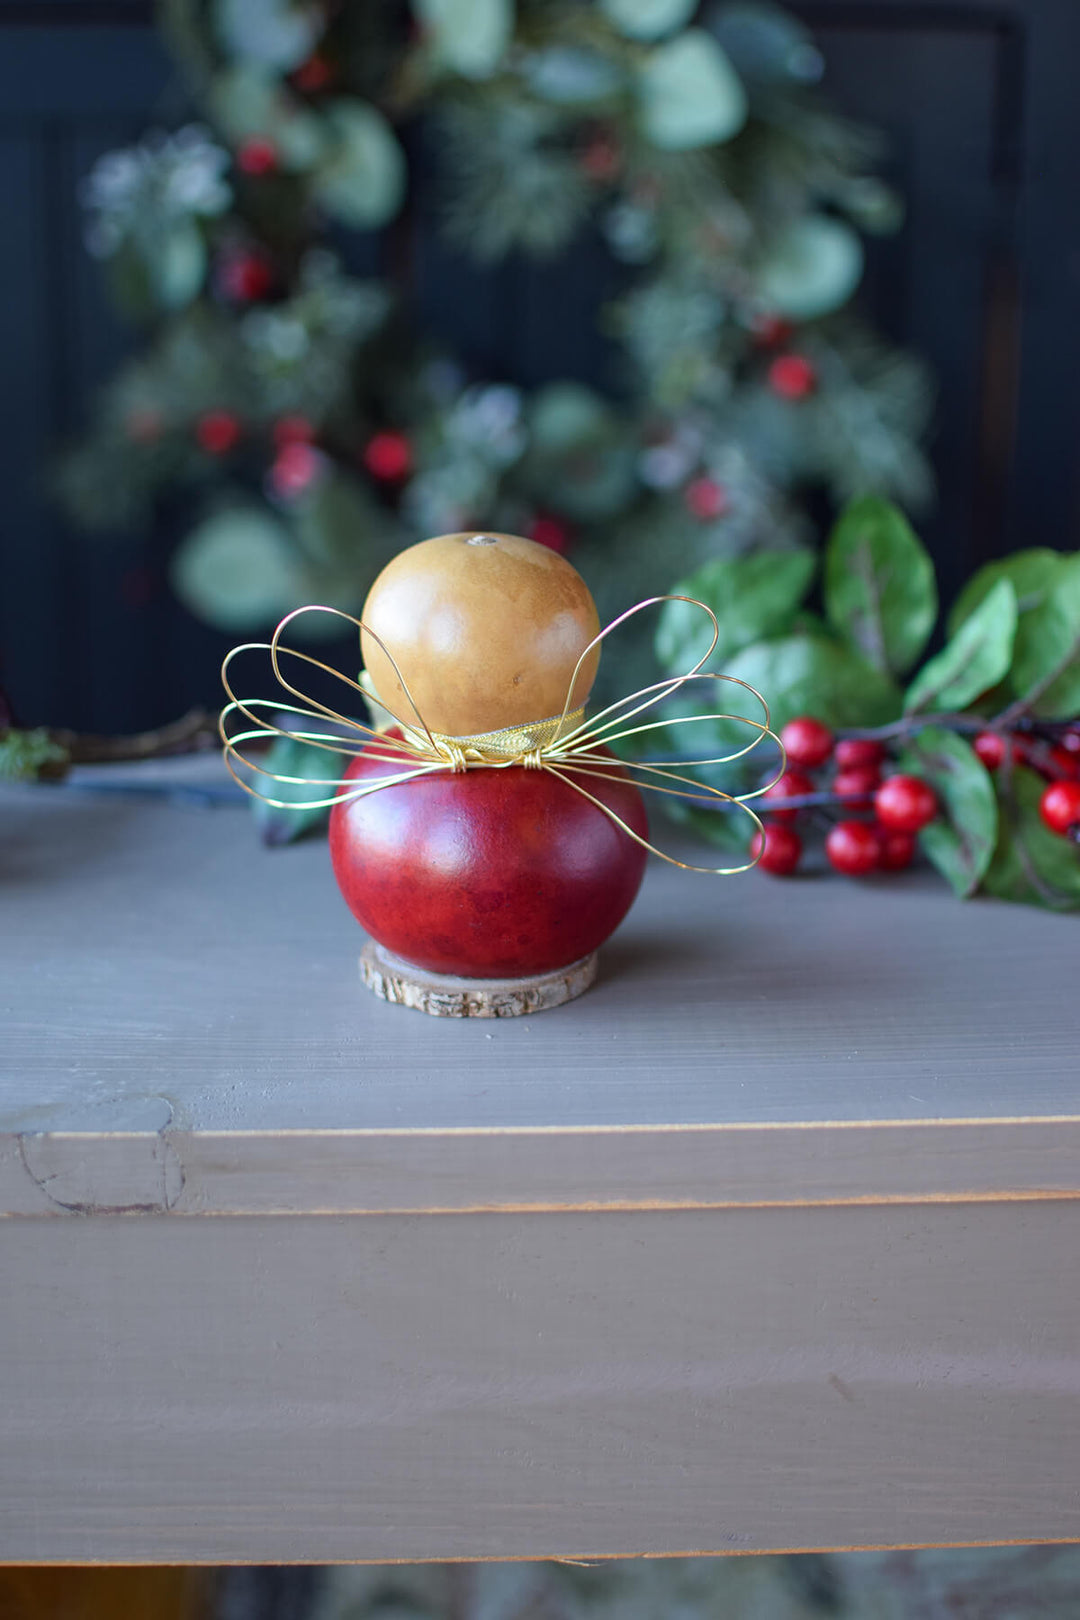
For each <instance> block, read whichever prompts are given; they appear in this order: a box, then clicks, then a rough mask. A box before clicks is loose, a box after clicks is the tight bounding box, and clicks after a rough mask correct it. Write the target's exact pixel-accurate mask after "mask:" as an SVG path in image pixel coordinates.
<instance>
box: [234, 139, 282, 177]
mask: <svg viewBox="0 0 1080 1620" xmlns="http://www.w3.org/2000/svg"><path fill="white" fill-rule="evenodd" d="M236 166H237V168H238V169H241V170H242V171H243V173H244V174H252V175H261V174H273V172H274V170H275V169H276V168H277V166H278V149H277V147H276V146H275V145H274V143H273V141H268V140H267V139H266V137H265V136H264V135H249V136H248V138H247V140H246V141H241V143H240V145H239V146H238V147H237V149H236Z"/></svg>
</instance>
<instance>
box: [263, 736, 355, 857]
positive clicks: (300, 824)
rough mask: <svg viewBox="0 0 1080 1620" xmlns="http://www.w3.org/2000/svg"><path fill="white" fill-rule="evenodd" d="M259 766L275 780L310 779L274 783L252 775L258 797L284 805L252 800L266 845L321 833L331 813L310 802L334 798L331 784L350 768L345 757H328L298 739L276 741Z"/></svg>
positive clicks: (328, 755)
mask: <svg viewBox="0 0 1080 1620" xmlns="http://www.w3.org/2000/svg"><path fill="white" fill-rule="evenodd" d="M259 764H260V766H261V768H262V770H263V771H271V772H273V773H274V775H275V776H277V775H281V776H292V777H301V778H304V777H306V778H308V780H306V781H298V782H275V781H271V779H270V777H268V776H262V775H254V774H253V777H252V786H254V787H255V788H257V790H258V792H259V793H262V794H266V795H267V797H268V798H274V799H280V800H282V801H284V803H283V804H267V803H266V800H265V799H257V798H253V799H252V801H251V803H252V809H253V813H254V816H255V824H256V826H257V827H258V829H259V835H260V837H261V838H262V841H263V843H264V844H269V845H273V846H276V845H279V844H292V843H295V842H296V840H297V839H298V838H303V837H304V836H305V835H307V834H311V833H315V832H320V831H321V830H322V828H323V827H324V826H325V825H326V822H327V820H328V818H329V815H330V811H329V808H328V807H326V806H318V807H313V806H312V805H311V802H310V801H311V800H313V799H327V798H330V797H331V796H332V794H333V792H334V788H333V786H332V782H333V780H335V779H337V778H339V777H340V776H341V775H342V773H343V772H344V770H345V767H346V765H347V764H348V759H347V758H346V757H345V755H343V754H336V753H328V752H327V750H326V749H325V748H318V747H316V746H315V745H314V744H312V743H306V742H304V741H303V740H302V739H301V738H299V737H276V738H275V739H274V741H273V742H272V743H271V745H270V747H269V749H268V750H267V752H266V754H265V755H264V757H263V758H262V759H261V760H260V761H259Z"/></svg>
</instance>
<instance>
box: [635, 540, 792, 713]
mask: <svg viewBox="0 0 1080 1620" xmlns="http://www.w3.org/2000/svg"><path fill="white" fill-rule="evenodd" d="M813 576H814V557H813V554H812V553H811V552H809V551H757V552H753V553H752V554H751V555H750V556H747V557H717V558H714V559H713V560H712V561H711V562H707V563H706V564H705V565H704V567H702V568H699V569H698V570H697V572H696V573H694V574H691V575H690V577H689V578H688V579H683V580H680V581H679V583H678V584H677V585H673V586H672V588H671V589H672V595H675V596H691V597H693V598H694V599H695V600H696V601H699V602H704V603H705V605H706V607H710V608H712V610H713V612H714V613H715V614H716V617H717V621H718V623H719V627H720V638H719V640H718V641H717V644H716V651H715V652H714V654H713V656H712V658H711V659H710V660H709V663H708V665H707V666H706V667H707V668H709V669H718V668H720V667H721V666H722V665H724V664H726V663H727V662H728V660H729V659H731V658H733V657H734V656H735V654H736V653H738V652H741V651H742V649H743V648H744V647H748V646H749V645H750V644H751V642H754V641H762V640H764V639H765V638H767V637H769V636H777V635H780V634H782V633H783V632H784V631H786V630H787V629H789V628H790V625H791V620H792V618H793V616H794V614H795V611H796V609H797V608H798V606H799V604H800V603H801V601H802V599H803V597H804V596H805V595H806V592H807V590H808V589H809V587H810V581H811V579H812V578H813ZM711 640H712V625H711V624H710V623H709V620H708V618H707V617H706V615H705V614H704V613H702V611H701V609H700V608H695V607H691V605H690V603H689V602H665V604H664V606H663V608H662V609H661V611H660V621H659V625H658V627H657V631H656V656H657V658H658V659H659V660H660V663H661V664H662V665H663V667H664V668H665V669H668V670H671V671H672V672H673V673H679V672H682V671H685V670H688V669H692V668H693V666H694V665H695V664H696V663H697V661H698V659H699V658H701V657H703V656H704V654H705V652H706V650H707V648H708V645H709V642H710V641H711ZM695 684H698V685H702V686H703V683H695ZM690 690H691V691H693V687H691V688H690Z"/></svg>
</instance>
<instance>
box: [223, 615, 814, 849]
mask: <svg viewBox="0 0 1080 1620" xmlns="http://www.w3.org/2000/svg"><path fill="white" fill-rule="evenodd" d="M663 602H688V603H689V604H690V605H691V606H692V607H697V608H700V609H701V611H702V612H703V613H705V614H707V615H708V617H709V619H710V620H711V621H712V627H713V635H712V641H711V643H710V645H709V647H708V648H707V650H706V651H705V653H704V654H703V655H702V657H701V658H699V659H698V661H697V663H696V664H695V665H694V666H693V668H692V669H690V670H688V671H687V672H686V674H684V675H673V676H671V677H669V678H668V679H667V680H663V681H657V682H655V683H654V684H653V685H652V686H646V687H642V688H641V690H640V691H637V692H631V693H630V695H629V696H628V697H625V698H621V699H620V700H619V701H618V702H617V703H613V704H610V705H609V707H608V708H606V709H603V710H602V711H601V712H600V713H599V714H598V715H594V716H593V718H592V719H591V720H586V718H585V711H584V709H573V710H571V708H570V694H571V693H572V692H573V691H574V686H575V683H576V681H577V678H578V673H579V671H580V669H581V665H582V664H583V663H584V661H585V659H586V658H588V656H589V655H590V653H591V652H592V651H593V650H594V648H596V647H597V646H599V645H600V644H601V643H602V642H603V641H604V640H605V638H606V637H607V636H609V635H610V634H611V632H612V631H613V630H616V629H618V627H619V625H621V624H624V623H625V622H626V620H627V619H629V618H632V617H633V616H634V614H636V613H641V612H643V611H644V610H645V609H646V608H650V607H655V606H658V605H660V604H661V603H663ZM302 613H329V614H332V615H334V617H336V618H339V619H344V620H346V621H347V622H348V623H349V624H352V625H354V626H355V627H356V628H357V629H358V630H360V631H362V632H365V633H366V634H367V635H369V636H370V637H371V638H372V639H373V640H374V641H375V643H376V645H377V646H379V647H380V648H381V650H382V651H383V653H384V654H385V655H386V657H387V659H388V660H389V662H390V665H391V668H392V669H393V671H394V674H395V675H396V676H397V678H398V680H399V681H400V683H401V687H402V691H403V692H404V694H405V698H406V700H407V702H408V704H409V707H410V708H411V709H412V711H413V714H414V715H415V717H416V724H415V725H405V724H403V723H402V722H401V721H400V720H398V719H397V718H396V717H395V716H393V715H390V711H389V710H387V709H386V705H385V704H384V703H383V702H382V700H381V698H379V696H378V694H377V693H376V692H375V691H374V688H373V687H372V686H371V683H370V682H366V681H364V680H363V679H361V680H360V681H354V680H352V679H351V678H350V677H349V676H348V675H343V674H342V673H341V671H340V670H337V669H334V668H333V666H332V665H330V664H325V663H323V662H322V660H321V659H319V658H315V657H313V656H312V654H311V653H306V652H300V651H299V650H298V649H297V648H295V647H286V646H283V645H282V641H281V637H282V634H283V632H284V631H285V629H286V628H287V626H288V625H289V624H291V623H292V621H293V620H294V619H295V618H297V617H299V615H300V614H302ZM718 638H719V625H718V624H717V620H716V615H715V614H714V613H713V611H712V609H711V608H710V607H708V606H707V605H706V604H705V603H704V602H698V601H695V600H694V598H693V597H689V596H650V597H648V598H647V599H646V600H645V601H644V602H638V603H637V604H636V605H635V606H634V607H632V608H629V609H627V611H626V612H625V613H621V614H620V615H619V617H618V618H617V619H613V620H612V622H611V623H610V624H609V625H607V626H605V628H604V629H603V630H601V631H600V633H599V635H597V636H595V637H594V638H593V640H592V641H591V642H590V643H589V645H588V647H586V649H585V651H584V652H583V653H582V655H581V658H580V659H579V660H578V663H577V665H576V666H575V668H574V672H573V674H572V676H571V677H570V685H569V690H568V692H567V698H566V706H565V707H564V709H563V712H562V713H561V714H559V715H552V716H550V717H549V718H548V719H546V720H538V721H536V722H535V723H534V724H530V725H524V726H507V727H505V728H504V729H502V730H499V731H491V732H484V733H481V734H480V735H477V736H472V737H449V736H445V735H444V734H442V733H440V732H433V731H431V730H430V728H429V727H428V725H427V724H426V722H425V720H424V718H423V716H422V715H421V713H420V711H419V709H418V708H417V707H416V703H415V702H414V700H413V697H412V694H411V693H410V692H409V689H408V686H407V684H406V682H405V680H404V677H403V676H402V674H401V671H400V670H399V669H398V666H397V664H396V663H395V661H394V658H393V655H392V654H391V652H390V650H389V649H388V648H387V647H386V646H385V645H384V643H383V642H382V641H381V640H380V638H379V637H378V636H377V635H376V634H375V633H374V631H372V630H370V629H369V628H368V627H367V626H366V625H364V624H363V623H362V622H361V621H360V620H359V619H357V618H354V617H353V615H352V614H351V613H344V612H342V611H341V609H340V608H328V607H306V608H297V609H296V610H295V611H294V612H293V613H290V614H287V615H286V617H285V618H284V619H282V621H281V623H280V624H279V625H278V627H277V629H276V630H275V631H274V634H273V636H272V638H271V639H270V641H269V642H245V643H244V644H243V646H240V647H234V648H233V650H232V652H230V653H229V654H228V656H227V657H226V659H225V661H224V663H223V664H222V667H221V679H222V684H223V685H224V687H225V691H226V693H227V694H228V698H229V701H228V703H226V705H225V707H224V708H223V709H222V711H221V720H220V723H219V730H220V733H221V740H222V743H223V744H224V751H225V764H226V766H227V768H228V770H229V772H230V774H231V775H232V777H233V779H234V780H235V781H236V782H237V783H239V785H240V786H241V787H242V788H243V789H244V791H245V792H246V793H250V794H251V795H252V796H253V797H255V798H257V799H262V800H263V801H264V802H265V803H267V804H271V805H274V806H276V807H278V808H280V809H301V808H304V809H320V808H323V807H329V806H332V805H335V804H340V803H344V802H347V801H349V800H351V799H359V798H366V797H367V796H368V795H369V794H371V793H377V792H378V791H380V789H382V788H387V787H394V786H400V785H402V784H404V783H406V782H413V781H417V780H419V779H420V778H421V777H424V776H428V775H431V774H432V773H434V772H438V771H446V770H450V771H469V770H485V769H486V770H500V769H501V770H505V769H506V768H507V767H513V766H524V767H526V768H530V769H535V770H546V771H550V772H551V774H552V775H553V776H556V777H558V779H559V780H560V781H561V782H564V783H566V785H567V786H568V787H570V788H572V789H573V790H574V792H575V793H579V794H580V795H581V796H582V797H583V798H585V799H588V800H589V801H590V802H591V803H592V804H594V805H595V806H596V807H597V809H599V810H601V811H603V813H604V815H606V816H607V817H608V819H609V820H611V821H613V822H614V823H615V825H616V826H618V827H621V828H622V830H623V832H625V833H626V835H627V837H629V838H632V839H633V840H634V842H635V843H636V844H640V845H641V846H642V847H643V848H644V849H646V850H648V851H649V853H650V854H652V855H657V856H659V858H660V859H661V860H664V861H668V862H669V863H670V864H671V865H672V866H680V867H682V868H683V869H684V870H685V871H690V872H709V873H714V874H716V875H717V876H721V877H726V876H730V875H733V874H734V873H736V872H746V871H748V870H749V869H750V867H752V866H756V864H757V862H758V860H759V859H760V854H761V851H760V849H759V850H758V852H757V854H756V855H754V856H753V858H752V859H750V860H747V861H744V862H742V863H741V864H740V865H738V866H693V865H691V864H690V863H689V862H687V861H680V860H677V859H676V857H675V856H673V855H668V854H665V852H664V851H663V850H662V849H657V848H656V846H655V845H654V844H651V843H649V842H648V840H647V839H644V838H642V837H640V835H639V834H638V833H636V832H634V830H633V829H632V828H631V827H629V826H627V824H626V822H625V821H623V820H622V818H621V817H620V816H619V815H617V814H616V812H615V811H614V810H612V808H611V807H610V805H607V804H605V803H604V802H603V801H602V800H601V799H599V798H597V797H596V795H595V794H594V793H591V792H590V791H589V789H588V788H587V787H586V786H585V785H584V781H587V780H589V779H590V778H591V779H593V780H597V781H608V782H610V781H625V780H626V779H627V778H628V777H629V778H630V779H631V780H632V781H634V782H635V783H636V785H637V786H638V787H641V788H651V789H652V791H653V792H655V793H666V794H669V795H671V796H672V797H675V798H680V799H697V800H699V801H702V800H704V801H705V802H708V801H710V800H719V801H722V802H723V803H724V804H726V805H730V806H731V807H733V808H736V809H738V810H740V811H742V812H743V814H745V815H746V816H748V817H749V819H750V821H751V822H752V823H753V825H754V827H756V829H757V830H758V832H760V831H761V830H762V825H761V821H760V819H759V817H758V816H757V814H756V813H755V812H754V810H752V809H751V807H750V804H749V803H748V801H749V800H751V799H757V798H760V797H761V796H762V795H763V794H764V793H767V792H768V790H769V788H770V787H771V786H772V785H773V783H774V782H776V781H779V779H780V776H781V775H782V774H783V771H784V767H785V760H784V749H783V744H782V743H781V742H780V739H779V737H778V736H777V735H776V733H775V732H774V731H773V730H772V729H771V726H770V724H769V706H768V704H767V703H766V701H765V699H764V698H763V697H762V696H761V693H760V692H758V691H756V690H755V689H754V687H752V686H750V685H749V684H748V683H747V682H746V681H740V680H738V679H737V677H735V676H733V675H718V674H714V673H713V672H711V671H704V670H703V667H702V666H703V665H704V664H706V663H707V662H708V660H709V658H710V657H711V655H712V651H713V648H714V647H715V646H716V643H717V640H718ZM245 652H268V653H269V654H270V664H271V667H272V669H273V672H274V675H275V677H276V679H277V681H278V683H279V685H280V686H281V687H282V688H283V689H284V690H285V691H286V692H287V693H288V694H289V695H290V696H291V697H293V698H295V699H297V700H298V702H296V703H284V704H283V703H280V702H277V701H274V700H272V699H269V698H246V699H241V698H238V697H237V696H236V694H235V692H234V691H233V689H232V685H231V683H230V668H231V665H232V662H233V660H234V659H235V658H237V657H238V656H239V655H240V654H241V653H245ZM283 656H285V657H288V658H293V659H296V660H297V661H298V662H299V663H302V664H310V665H311V666H312V667H313V668H315V669H318V670H320V671H321V672H322V673H323V674H324V675H329V676H331V677H333V678H334V679H335V680H338V681H342V682H344V684H345V685H346V686H348V687H349V688H350V689H351V690H352V691H353V692H355V693H357V694H359V696H360V697H361V698H363V699H365V700H366V702H367V703H368V704H369V705H371V704H374V705H377V706H378V707H379V708H381V709H383V710H385V711H386V714H387V716H388V718H387V719H386V720H383V721H382V722H380V723H379V724H377V725H374V726H370V725H365V724H364V723H362V722H361V721H358V720H356V719H354V718H353V717H352V716H351V715H346V714H341V713H339V712H338V711H337V710H336V709H333V708H331V707H329V705H327V704H325V703H320V702H319V701H317V700H316V699H315V698H312V697H309V696H307V695H306V694H305V693H304V692H303V691H302V690H301V689H300V688H299V687H297V686H294V685H293V684H292V683H291V682H290V681H289V680H287V679H286V677H285V674H284V672H283V670H282V657H283ZM691 681H712V682H724V683H726V684H727V685H729V686H737V687H741V688H742V689H743V691H745V692H748V693H750V695H751V696H752V697H753V698H755V699H756V700H757V702H758V703H759V704H760V705H761V710H762V715H763V718H762V719H761V720H751V719H748V718H747V717H746V716H745V715H740V714H727V713H708V714H693V715H677V716H674V717H672V716H670V715H669V716H667V717H666V718H661V719H659V720H655V719H654V720H649V721H645V722H643V723H642V724H640V725H630V724H628V722H629V721H633V720H636V719H637V718H638V716H640V715H642V714H644V713H647V712H648V711H649V710H651V709H654V708H656V706H657V705H659V704H662V703H664V702H666V700H667V699H668V698H670V697H672V696H674V694H675V693H676V692H678V691H680V690H681V689H682V688H683V687H684V686H686V685H688V683H689V682H691ZM714 690H715V688H714ZM267 710H269V711H272V712H273V713H274V714H277V715H284V716H292V715H296V716H301V717H303V718H306V719H308V720H309V721H310V720H312V719H314V720H316V721H319V722H320V724H322V725H323V727H324V729H321V730H319V729H315V730H311V729H306V728H304V727H300V726H292V725H290V726H289V727H288V728H286V727H285V726H282V725H280V724H278V723H277V721H276V719H267V718H265V711H267ZM237 715H242V716H243V717H244V718H245V719H246V720H248V721H250V722H251V729H248V730H234V729H233V722H234V720H235V717H236V716H237ZM326 720H330V721H331V722H332V723H333V724H334V725H335V726H336V727H338V728H339V732H337V733H335V734H332V735H329V734H328V733H327V732H326V730H325V721H326ZM701 721H706V722H710V721H711V722H719V721H730V722H732V723H735V724H738V725H743V726H747V727H749V728H750V732H751V736H750V740H749V742H747V743H746V744H745V745H744V746H743V747H742V748H737V749H734V750H733V751H732V752H731V753H728V754H723V755H719V756H717V757H714V758H711V759H691V760H675V761H672V760H665V761H664V762H663V763H659V762H656V761H651V760H643V759H637V758H620V759H617V760H616V759H612V757H611V755H610V753H609V752H608V748H609V747H610V746H612V745H614V744H616V743H618V742H619V741H625V740H627V739H629V738H631V737H639V736H642V735H643V734H645V733H648V732H656V731H667V732H670V731H671V730H672V729H673V728H674V727H676V726H683V725H693V724H695V723H697V722H701ZM392 725H400V726H401V728H402V736H401V737H393V738H392V737H389V736H387V734H386V733H387V728H388V726H392ZM277 737H288V738H293V739H297V740H300V741H303V742H305V743H308V744H310V745H311V746H313V747H315V748H321V749H324V750H325V751H326V752H328V753H331V754H337V755H343V754H344V755H354V756H355V755H357V754H360V753H362V754H363V755H364V757H365V759H367V760H375V761H376V762H379V763H382V764H386V765H387V766H389V767H390V769H389V771H388V772H387V774H386V775H383V776H377V777H366V778H365V779H364V780H363V781H362V782H356V781H353V780H350V779H349V778H348V777H343V776H332V777H330V776H327V777H310V776H290V775H286V774H283V773H282V772H280V771H272V770H267V769H266V768H265V767H264V766H263V765H262V764H260V763H259V761H258V759H257V758H252V757H251V756H250V755H248V754H246V753H245V752H244V751H243V745H245V744H250V743H265V742H268V741H272V740H273V739H274V738H277ZM766 737H768V738H771V740H772V741H773V742H775V743H776V745H777V748H778V749H779V755H780V764H779V767H778V769H777V771H776V773H775V775H774V776H773V778H772V780H771V781H769V782H766V783H764V784H763V785H762V786H760V787H758V788H755V789H754V791H753V792H751V793H742V794H731V793H725V792H723V790H722V789H720V788H718V787H714V786H713V785H712V784H711V783H709V782H703V781H699V780H697V779H696V778H694V777H693V776H688V775H686V774H685V773H686V772H687V771H690V770H694V769H696V768H702V767H710V766H718V765H727V764H731V763H733V762H734V761H736V760H739V759H743V758H744V757H745V756H746V755H747V754H749V753H750V752H751V751H752V750H753V749H754V748H756V747H757V746H758V744H759V743H760V742H762V741H763V740H764V739H765V738H766ZM242 772H244V773H251V774H252V775H254V776H256V777H264V778H268V779H269V780H270V781H272V782H278V783H280V784H281V785H282V786H283V787H288V788H289V789H294V788H296V787H309V788H315V789H318V788H332V789H333V790H334V791H333V792H331V793H329V794H324V795H321V796H318V797H309V798H306V799H301V798H298V797H297V796H296V795H295V794H293V793H290V796H289V797H287V798H280V797H273V796H272V795H270V794H269V793H263V792H261V791H260V790H259V788H257V787H256V786H254V785H253V783H252V782H251V781H250V780H248V779H246V777H245V775H244V774H242Z"/></svg>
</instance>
